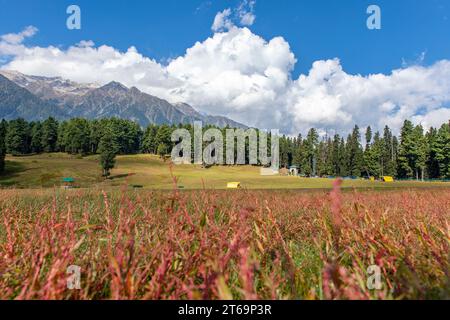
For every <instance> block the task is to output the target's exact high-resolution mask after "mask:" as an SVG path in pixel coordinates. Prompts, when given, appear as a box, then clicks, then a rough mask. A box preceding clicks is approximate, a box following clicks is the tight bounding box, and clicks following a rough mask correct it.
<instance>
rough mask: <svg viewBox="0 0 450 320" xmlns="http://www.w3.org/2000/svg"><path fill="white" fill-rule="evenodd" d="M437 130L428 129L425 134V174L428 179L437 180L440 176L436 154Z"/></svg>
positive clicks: (437, 146)
mask: <svg viewBox="0 0 450 320" xmlns="http://www.w3.org/2000/svg"><path fill="white" fill-rule="evenodd" d="M437 140H438V130H436V129H435V128H430V130H429V131H428V132H427V134H426V144H427V164H426V166H427V174H428V177H429V178H430V179H437V178H439V176H440V168H439V160H438V159H437V153H438V152H439V145H438V141H437Z"/></svg>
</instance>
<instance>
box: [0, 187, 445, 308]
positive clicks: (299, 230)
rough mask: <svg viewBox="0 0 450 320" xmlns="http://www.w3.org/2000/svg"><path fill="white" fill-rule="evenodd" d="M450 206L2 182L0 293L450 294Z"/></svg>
mask: <svg viewBox="0 0 450 320" xmlns="http://www.w3.org/2000/svg"><path fill="white" fill-rule="evenodd" d="M448 208H450V190H449V189H446V188H440V189H422V190H408V191H406V190H393V191H392V192H374V191H364V192H359V191H356V190H355V191H352V192H345V193H341V192H340V190H339V188H338V187H336V188H335V189H334V190H333V191H332V192H331V193H330V192H326V191H321V190H319V191H316V192H295V191H288V190H271V191H265V190H259V191H257V190H241V191H238V192H227V191H221V190H209V191H202V190H197V191H184V192H180V191H178V190H174V191H169V192H167V191H154V190H121V189H113V190H109V191H106V192H102V191H101V190H96V189H95V188H90V189H77V190H61V189H56V190H51V189H36V190H31V189H28V190H0V257H1V259H0V299H83V300H84V299H87V300H89V299H158V300H159V299H449V298H450V282H449V270H450V266H449V261H450V260H449V259H448V258H449V243H450V234H449V212H448ZM373 265H376V266H378V267H379V268H380V269H379V270H380V275H381V278H380V285H381V286H380V287H379V288H378V289H377V290H374V288H370V287H368V286H367V280H368V277H369V275H370V273H369V271H368V270H369V269H368V268H369V267H370V266H373ZM69 266H78V267H79V268H80V276H81V279H80V280H81V282H80V290H70V288H68V287H67V280H68V277H69V276H68V274H67V268H68V267H69Z"/></svg>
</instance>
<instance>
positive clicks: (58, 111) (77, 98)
mask: <svg viewBox="0 0 450 320" xmlns="http://www.w3.org/2000/svg"><path fill="white" fill-rule="evenodd" d="M50 116H52V117H54V118H57V119H59V120H64V119H69V118H75V117H83V118H88V119H100V118H109V117H118V118H123V119H129V120H133V121H136V122H137V123H139V124H140V125H141V126H143V127H145V126H148V125H149V124H180V123H193V122H194V121H202V122H203V124H210V125H215V126H219V127H226V126H230V127H233V128H246V126H245V125H243V124H240V123H238V122H235V121H233V120H231V119H228V118H226V117H222V116H211V115H204V114H201V113H199V112H198V111H196V110H195V109H194V108H193V107H192V106H190V105H188V104H185V103H176V104H171V103H169V102H168V101H166V100H163V99H160V98H158V97H155V96H152V95H149V94H146V93H143V92H141V91H140V90H138V89H137V88H135V87H132V88H127V87H125V86H124V85H123V84H121V83H119V82H110V83H108V84H106V85H104V86H100V85H96V84H80V83H76V82H73V81H70V80H66V79H62V78H59V77H53V78H50V77H40V76H29V75H24V74H22V73H19V72H16V71H4V70H2V71H0V119H1V118H3V119H6V120H11V119H16V118H24V119H26V120H28V121H36V120H44V119H46V118H48V117H50Z"/></svg>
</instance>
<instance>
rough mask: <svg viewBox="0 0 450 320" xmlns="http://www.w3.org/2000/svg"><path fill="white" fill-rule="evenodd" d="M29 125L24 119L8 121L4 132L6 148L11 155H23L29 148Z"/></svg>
mask: <svg viewBox="0 0 450 320" xmlns="http://www.w3.org/2000/svg"><path fill="white" fill-rule="evenodd" d="M29 141H30V139H29V127H28V123H27V122H26V121H25V120H24V119H21V118H20V119H17V120H12V121H10V123H9V125H8V131H7V134H6V149H7V152H8V153H11V154H12V155H24V154H27V153H28V152H29V150H30V146H29Z"/></svg>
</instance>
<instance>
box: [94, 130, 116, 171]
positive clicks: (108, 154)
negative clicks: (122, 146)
mask: <svg viewBox="0 0 450 320" xmlns="http://www.w3.org/2000/svg"><path fill="white" fill-rule="evenodd" d="M98 151H99V153H100V165H101V167H102V171H103V176H104V177H109V176H110V174H111V169H113V168H114V166H115V165H116V155H117V144H116V143H115V141H114V139H113V134H112V132H111V130H109V129H107V130H106V131H105V132H104V133H103V136H102V137H101V139H100V143H99V146H98Z"/></svg>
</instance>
